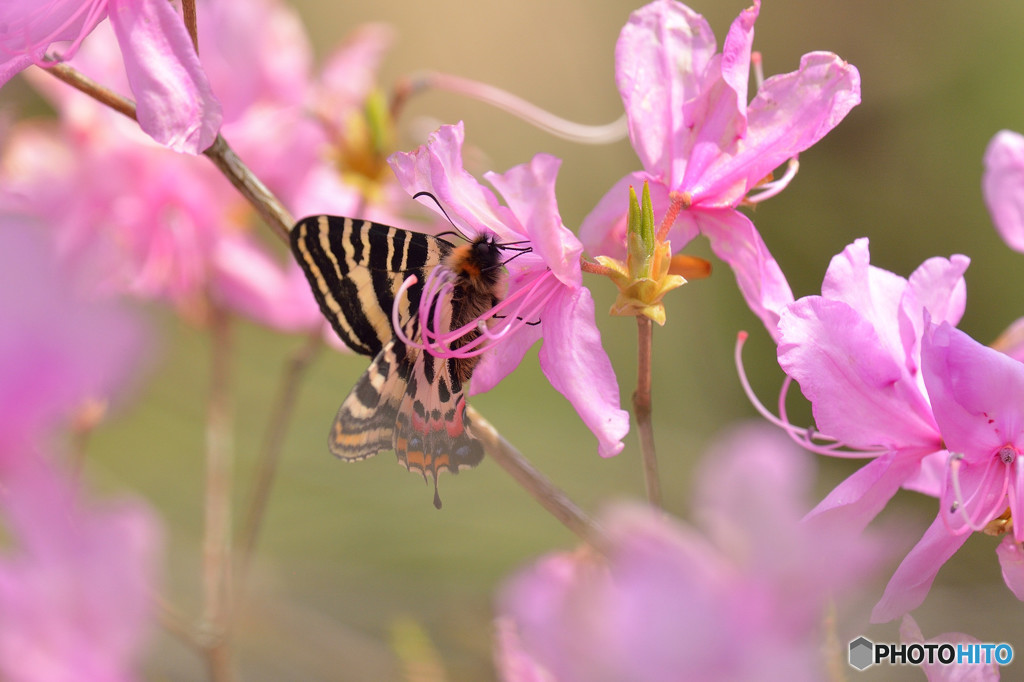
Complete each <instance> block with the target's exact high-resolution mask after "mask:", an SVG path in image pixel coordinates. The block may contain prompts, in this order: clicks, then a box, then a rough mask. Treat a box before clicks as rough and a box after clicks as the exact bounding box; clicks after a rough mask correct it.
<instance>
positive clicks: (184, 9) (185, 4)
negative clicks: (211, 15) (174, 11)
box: [181, 0, 199, 54]
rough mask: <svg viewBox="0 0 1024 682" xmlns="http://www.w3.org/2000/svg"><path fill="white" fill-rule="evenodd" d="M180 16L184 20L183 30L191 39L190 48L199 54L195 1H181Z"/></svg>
mask: <svg viewBox="0 0 1024 682" xmlns="http://www.w3.org/2000/svg"><path fill="white" fill-rule="evenodd" d="M181 14H182V17H183V18H184V19H185V30H186V31H188V35H189V37H190V38H191V39H192V47H194V48H195V51H196V54H199V19H198V17H197V16H196V0H182V1H181Z"/></svg>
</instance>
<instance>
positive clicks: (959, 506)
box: [942, 452, 1010, 535]
mask: <svg viewBox="0 0 1024 682" xmlns="http://www.w3.org/2000/svg"><path fill="white" fill-rule="evenodd" d="M963 459H964V456H963V454H961V453H959V452H954V453H951V454H950V456H949V460H948V461H947V465H948V466H949V479H950V483H951V484H952V486H953V509H952V511H954V512H956V513H957V514H959V515H960V517H961V518H962V519H963V521H964V526H963V527H962V528H953V526H952V524H951V523H950V521H949V518H948V517H947V515H946V514H943V515H942V519H943V522H944V523H945V525H946V529H947V530H948V531H949V532H950V533H952V534H953V535H963V534H964V533H967V532H970V531H981V530H984V529H985V526H987V525H988V523H989V521H991V520H992V519H994V518H996V517H997V516H999V515H1000V514H1001V513H1002V510H1003V509H1004V508H1005V507H1006V501H1005V500H1006V492H1007V490H1008V489H1009V487H1010V468H1009V467H1008V466H1004V467H1003V471H1002V472H1001V473H1002V478H1003V485H1002V490H1001V491H1000V492H999V494H998V495H996V496H995V497H994V498H993V503H992V505H991V507H990V508H989V509H986V508H985V507H984V506H983V505H982V504H981V503H979V504H978V505H977V509H976V510H975V511H976V513H975V514H974V515H973V518H972V517H971V515H970V514H968V512H967V507H968V505H970V506H974V505H973V504H972V503H973V502H974V501H975V500H976V499H977V497H978V496H979V495H982V494H983V493H984V492H985V491H986V490H990V489H991V486H990V485H989V479H990V478H992V477H993V476H992V473H993V466H996V464H997V458H995V457H993V458H992V459H990V460H989V461H988V464H987V465H986V466H985V472H984V473H983V474H982V480H981V483H980V484H979V485H978V487H977V489H976V490H975V491H974V492H973V493H972V495H971V497H970V498H969V499H964V494H963V490H962V488H961V487H960V467H961V466H962V463H963ZM1000 463H1001V462H1000ZM999 475H1000V472H999V471H998V470H996V471H995V473H994V476H995V477H998V476H999ZM982 519H984V521H983V520H982Z"/></svg>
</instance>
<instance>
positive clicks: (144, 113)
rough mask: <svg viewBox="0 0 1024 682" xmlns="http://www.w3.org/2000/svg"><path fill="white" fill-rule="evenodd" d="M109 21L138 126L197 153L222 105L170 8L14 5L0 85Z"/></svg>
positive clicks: (57, 2)
mask: <svg viewBox="0 0 1024 682" xmlns="http://www.w3.org/2000/svg"><path fill="white" fill-rule="evenodd" d="M106 17H109V18H110V23H111V25H112V26H113V29H114V33H115V34H116V35H117V42H118V44H119V46H120V48H121V54H122V56H123V58H124V67H125V70H126V71H127V74H128V82H129V84H130V86H131V91H132V94H133V95H134V96H135V100H136V105H137V106H138V114H137V115H138V120H139V126H140V127H141V128H142V129H143V130H144V131H145V132H146V133H147V134H148V135H150V136H151V137H152V138H153V139H154V140H156V141H157V142H159V143H160V144H162V145H165V146H167V147H169V148H171V149H173V150H175V151H179V152H187V153H190V154H198V153H200V152H202V151H203V150H204V149H206V148H207V147H209V146H210V145H211V144H212V143H213V140H214V138H215V137H216V135H217V129H218V128H219V127H220V122H221V110H220V104H219V103H218V101H217V99H216V98H215V97H214V96H213V92H212V90H211V88H210V83H209V81H208V80H207V78H206V75H205V74H204V73H203V70H202V67H201V66H200V65H199V58H198V57H197V56H196V52H195V48H194V47H193V46H192V40H191V39H190V38H189V35H188V32H187V31H186V30H185V24H184V22H183V21H182V19H181V16H180V15H179V14H178V12H177V10H176V9H175V8H174V6H173V5H172V4H171V3H169V2H149V1H148V0H44V1H43V2H40V1H39V0H15V1H13V2H8V3H5V6H4V8H3V9H2V10H0V25H3V26H4V31H3V32H2V33H0V85H3V84H4V83H6V82H7V81H8V80H10V78H11V77H12V76H13V75H14V74H16V73H18V72H19V71H21V70H23V69H25V68H26V67H28V66H30V65H32V64H37V65H39V66H43V67H45V66H46V65H47V62H46V61H45V59H46V58H48V57H52V56H53V55H47V50H49V49H50V47H51V45H52V44H54V43H69V42H70V45H69V46H68V48H67V49H66V50H65V51H64V52H63V54H60V55H59V56H58V59H59V60H60V61H64V60H67V59H70V58H71V57H73V56H74V55H75V53H76V52H77V51H78V47H79V45H80V44H81V43H82V41H83V40H84V39H85V37H86V36H87V35H89V33H91V32H92V31H93V29H94V28H96V26H97V25H98V24H99V23H100V22H101V21H102V20H103V19H104V18H106Z"/></svg>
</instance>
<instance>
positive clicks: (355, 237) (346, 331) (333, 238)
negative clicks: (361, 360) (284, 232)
mask: <svg viewBox="0 0 1024 682" xmlns="http://www.w3.org/2000/svg"><path fill="white" fill-rule="evenodd" d="M291 246H292V252H293V253H294V255H295V259H296V260H297V261H298V262H299V265H300V266H301V267H302V270H303V271H304V272H305V273H306V278H307V279H308V280H309V284H310V286H311V287H312V289H313V295H314V296H315V297H316V300H317V303H319V304H320V310H321V312H323V314H324V317H326V318H327V320H328V321H329V322H330V323H331V326H332V327H333V328H334V331H335V332H337V334H338V336H339V337H341V340H342V341H344V342H345V344H346V345H347V346H348V347H349V348H351V349H352V350H354V351H355V352H357V353H362V354H363V355H372V356H376V355H378V354H379V353H380V352H381V350H382V349H383V348H384V345H385V344H386V343H387V342H388V341H390V340H391V339H392V337H393V336H394V332H393V331H392V327H391V309H392V307H393V305H394V302H395V294H396V293H397V291H398V288H399V287H400V286H401V285H402V282H403V281H405V279H406V278H407V277H408V276H409V275H416V276H417V279H418V280H419V281H418V282H417V284H415V285H414V286H412V287H410V288H409V290H408V292H407V295H406V298H405V300H404V303H403V304H402V308H401V309H400V311H399V319H400V320H408V319H409V317H410V311H412V310H416V308H417V306H418V305H419V299H420V293H421V292H422V290H423V281H424V280H425V279H426V273H427V272H428V271H429V270H430V269H432V268H433V267H435V266H436V265H438V264H439V263H440V262H441V260H442V259H443V258H444V257H445V256H446V255H447V254H448V253H449V252H450V251H451V249H452V246H451V244H449V243H448V242H446V241H444V240H442V239H438V238H437V237H432V236H430V235H427V234H422V233H419V232H410V231H408V230H401V229H398V228H396V227H389V226H387V225H381V224H379V223H374V222H370V221H367V220H355V219H352V218H340V217H337V216H328V215H320V216H310V217H308V218H303V219H302V220H300V221H299V222H298V223H296V225H295V227H294V228H292V231H291Z"/></svg>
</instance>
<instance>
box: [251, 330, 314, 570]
mask: <svg viewBox="0 0 1024 682" xmlns="http://www.w3.org/2000/svg"><path fill="white" fill-rule="evenodd" d="M321 348H323V338H322V330H321V329H320V328H317V330H316V331H315V332H313V333H312V334H310V335H309V337H308V338H307V340H306V343H305V344H303V345H302V347H300V348H299V349H298V350H297V351H295V352H294V353H293V354H292V356H291V357H290V358H289V359H288V360H287V362H286V363H285V367H284V372H283V375H282V377H281V383H280V386H279V387H278V390H277V397H276V399H275V401H274V408H273V411H272V412H271V414H270V423H269V425H268V427H267V432H266V436H265V437H264V439H263V447H262V449H261V451H260V456H259V462H258V464H257V465H256V480H255V482H254V484H253V492H252V497H251V498H250V500H249V506H248V509H247V511H246V515H245V523H244V525H243V526H242V535H241V542H240V551H239V557H238V576H239V585H240V586H244V584H245V578H246V576H247V575H248V570H249V562H250V560H251V559H252V555H253V552H254V551H255V549H256V542H257V540H258V539H259V533H260V528H261V526H262V523H263V515H264V512H265V511H266V508H267V500H268V499H269V498H270V492H271V488H272V487H273V484H274V477H275V475H276V473H277V463H278V461H279V460H280V457H281V450H282V447H283V445H284V436H285V433H286V432H287V430H288V422H289V421H290V420H291V416H292V412H293V410H294V408H295V398H296V395H297V394H298V390H299V386H300V385H301V383H302V380H303V378H305V373H306V369H307V368H308V367H309V364H310V363H311V362H312V361H313V359H314V358H315V357H316V356H317V353H319V351H320V349H321Z"/></svg>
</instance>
